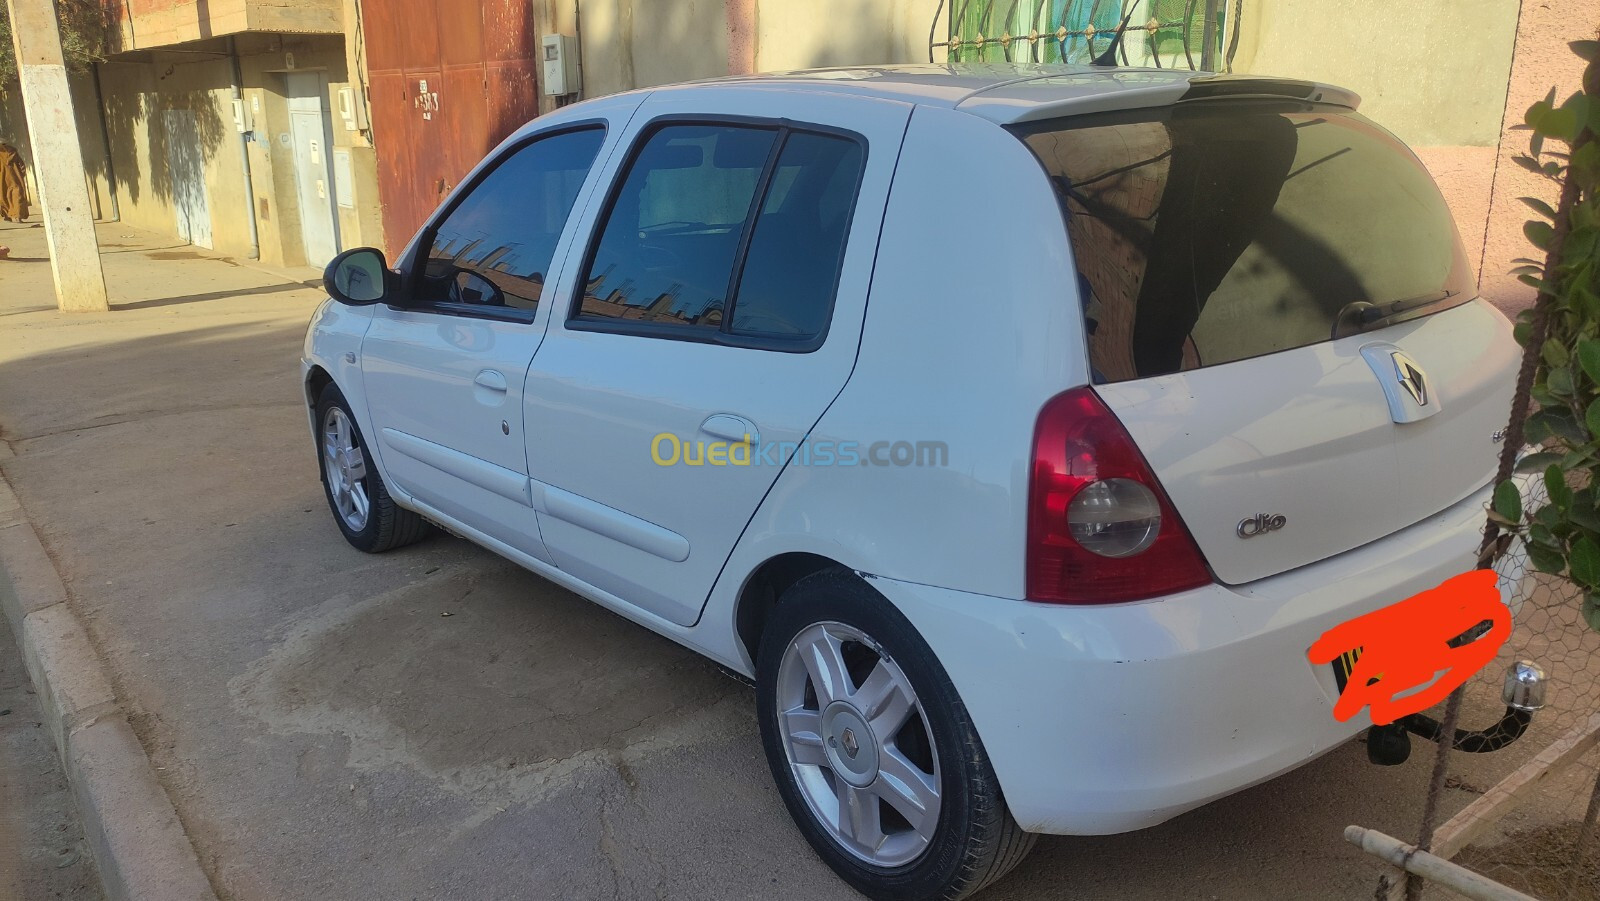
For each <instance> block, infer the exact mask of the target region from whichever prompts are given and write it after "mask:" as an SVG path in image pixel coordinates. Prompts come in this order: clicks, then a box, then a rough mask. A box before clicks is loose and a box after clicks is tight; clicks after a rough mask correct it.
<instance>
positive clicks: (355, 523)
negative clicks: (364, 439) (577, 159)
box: [322, 407, 372, 532]
mask: <svg viewBox="0 0 1600 901" xmlns="http://www.w3.org/2000/svg"><path fill="white" fill-rule="evenodd" d="M322 469H323V477H324V478H326V479H327V480H328V494H329V498H330V500H332V501H333V512H334V515H336V516H338V517H339V519H340V520H341V521H342V522H343V523H344V525H345V527H346V528H348V529H349V530H350V531H352V532H360V531H361V530H363V529H365V528H366V527H367V518H368V517H369V516H371V515H372V501H371V500H370V499H369V498H368V496H367V460H366V456H365V455H364V454H362V453H361V446H360V445H359V444H357V443H356V430H355V428H354V427H353V426H352V425H351V424H350V417H349V416H347V415H345V412H344V409H343V408H342V407H329V408H328V412H327V415H326V416H324V417H323V420H322Z"/></svg>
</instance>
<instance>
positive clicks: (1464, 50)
mask: <svg viewBox="0 0 1600 901" xmlns="http://www.w3.org/2000/svg"><path fill="white" fill-rule="evenodd" d="M1567 2H1568V0H1549V5H1557V6H1560V5H1564V4H1565V3H1567ZM1518 5H1519V4H1518V0H1417V2H1415V3H1410V4H1405V5H1404V7H1403V8H1402V7H1400V6H1396V5H1395V4H1394V3H1393V2H1390V0H1343V2H1340V3H1329V2H1327V0H1246V3H1245V10H1244V15H1243V16H1242V17H1241V18H1240V21H1241V25H1242V27H1241V30H1240V35H1239V52H1238V55H1237V56H1235V57H1234V62H1233V69H1234V71H1235V72H1250V73H1256V74H1262V75H1282V76H1286V77H1292V78H1309V79H1315V80H1318V81H1326V82H1331V83H1334V84H1338V85H1341V86H1343V87H1347V88H1350V89H1352V90H1354V91H1356V92H1357V93H1359V94H1361V97H1362V105H1361V110H1362V112H1364V113H1366V114H1367V115H1369V116H1371V117H1372V118H1374V119H1376V120H1377V121H1378V122H1380V123H1382V124H1383V125H1384V126H1386V127H1387V128H1389V129H1390V130H1392V131H1394V132H1395V133H1396V134H1398V135H1399V136H1400V137H1401V138H1403V139H1404V140H1405V141H1406V142H1407V143H1409V144H1413V145H1419V146H1425V147H1432V146H1476V147H1487V146H1491V145H1493V144H1494V143H1495V141H1496V140H1497V138H1498V137H1499V133H1500V114H1501V112H1502V110H1503V109H1504V106H1505V97H1506V79H1507V75H1508V73H1509V71H1510V68H1511V51H1512V46H1513V42H1514V40H1515V36H1516V29H1517V9H1518ZM1529 5H1536V4H1533V3H1530V4H1529Z"/></svg>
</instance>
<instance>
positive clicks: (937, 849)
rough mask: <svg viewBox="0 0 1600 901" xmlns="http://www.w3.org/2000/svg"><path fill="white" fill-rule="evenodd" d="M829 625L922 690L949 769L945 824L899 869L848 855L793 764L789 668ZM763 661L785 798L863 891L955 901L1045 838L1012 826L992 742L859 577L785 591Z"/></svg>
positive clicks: (770, 732) (759, 676) (760, 689)
mask: <svg viewBox="0 0 1600 901" xmlns="http://www.w3.org/2000/svg"><path fill="white" fill-rule="evenodd" d="M830 622H832V623H841V624H844V625H845V626H848V627H850V628H852V629H854V630H857V631H859V632H861V633H863V634H865V635H866V636H868V637H869V638H870V639H871V640H872V642H874V643H875V644H876V645H878V647H877V648H876V649H870V648H869V649H868V650H876V651H877V657H879V658H881V657H887V658H890V659H892V661H893V663H894V664H896V665H897V666H898V667H899V669H900V670H901V671H902V672H903V673H904V674H905V677H906V679H907V680H908V681H909V682H910V684H911V688H912V690H913V691H914V692H915V693H916V696H917V699H918V701H919V702H920V705H921V713H920V714H918V715H919V716H920V717H922V718H923V722H924V723H925V724H926V727H927V728H926V733H925V734H931V735H932V738H933V744H934V751H935V753H936V754H937V760H938V767H939V769H940V771H941V772H940V780H939V781H940V795H941V801H940V809H939V815H938V819H937V826H936V827H935V832H934V834H933V836H932V838H931V840H930V841H929V842H928V844H927V847H926V849H925V850H924V851H922V853H921V856H920V857H917V858H916V859H915V860H912V861H911V862H909V863H906V864H904V865H901V866H898V867H893V868H889V867H880V866H876V865H874V864H873V863H871V862H870V861H868V860H865V859H863V858H862V857H859V856H857V855H856V854H854V853H852V852H850V851H849V850H847V849H846V848H845V847H844V845H843V844H842V843H841V842H840V840H839V839H837V838H835V837H834V835H833V834H832V833H831V832H830V831H829V829H828V827H826V826H825V825H824V824H823V823H822V822H821V821H820V820H819V818H818V816H817V814H816V813H814V812H813V810H812V808H811V806H810V805H809V804H808V803H807V801H806V798H805V795H804V794H803V793H802V789H801V787H800V785H799V784H798V783H797V781H796V777H795V773H794V769H793V767H791V765H790V760H789V756H788V751H787V750H786V747H787V744H786V740H785V738H784V736H783V731H782V726H781V724H780V723H779V719H778V707H779V700H778V695H779V691H780V690H779V687H778V686H779V672H780V666H781V664H782V660H783V657H784V654H785V652H786V651H787V649H788V647H789V645H790V644H791V643H792V642H793V641H794V640H795V639H796V637H797V636H799V635H801V633H802V632H806V631H807V630H808V629H811V628H812V627H813V626H814V625H816V624H819V623H830ZM758 657H759V659H758V661H757V666H756V697H757V700H756V711H757V716H758V718H759V719H760V723H761V740H762V746H763V747H764V748H765V750H766V754H767V764H768V766H770V767H771V769H772V777H773V779H774V780H775V781H776V782H777V785H778V791H779V794H781V795H782V796H783V802H784V804H785V805H786V806H787V807H788V808H789V814H790V816H792V817H793V818H794V821H795V824H796V825H797V826H799V828H800V832H801V833H802V834H803V835H804V836H805V837H806V840H807V841H809V842H810V843H811V846H812V847H813V848H815V849H816V851H817V854H818V855H820V856H821V857H822V859H823V860H824V861H826V862H827V864H828V865H829V866H831V867H832V868H833V870H834V872H836V873H838V874H839V876H840V877H841V878H843V879H844V880H845V881H846V882H848V883H849V884H850V885H851V886H853V887H854V888H855V889H856V890H857V891H859V892H861V893H862V894H864V895H866V896H867V897H869V898H874V899H878V901H923V899H939V901H955V899H959V898H966V897H968V896H970V895H972V894H973V893H975V892H978V891H979V890H981V889H983V888H984V887H986V886H988V885H990V884H991V883H993V882H995V881H996V880H998V879H1000V877H1002V876H1004V875H1005V874H1006V873H1007V872H1009V871H1010V870H1011V869H1012V868H1013V867H1015V866H1016V865H1017V864H1018V863H1021V862H1022V859H1023V858H1024V857H1026V856H1027V855H1028V852H1029V851H1031V850H1032V849H1033V845H1034V841H1035V839H1036V836H1034V835H1032V834H1029V833H1027V832H1024V831H1023V830H1022V829H1021V827H1019V826H1018V825H1017V823H1016V821H1015V820H1014V819H1012V817H1011V812H1010V810H1009V809H1008V808H1007V807H1006V802H1005V798H1004V796H1003V795H1002V794H1001V791H1000V783H999V780H998V779H997V778H996V777H995V774H994V768H993V767H992V766H991V765H990V763H989V757H988V754H987V753H986V752H985V751H984V748H983V742H982V741H981V740H980V739H979V737H978V733H977V730H976V729H974V728H973V725H972V720H971V717H970V716H969V714H968V713H967V708H966V706H965V705H964V704H963V703H962V702H961V698H960V696H959V695H957V694H956V690H955V686H954V685H953V684H951V682H950V677H949V675H947V674H946V673H945V670H944V667H943V666H942V665H940V663H939V661H938V658H936V657H935V656H934V654H933V651H932V649H930V648H929V647H928V645H927V643H926V642H924V641H923V640H922V636H921V635H919V634H917V631H916V629H915V627H913V626H912V625H911V623H910V621H909V620H907V619H906V618H905V616H904V615H903V614H901V613H900V611H899V610H897V609H895V607H894V605H892V604H890V603H889V602H888V601H887V600H886V599H884V598H883V596H881V595H879V594H878V593H877V592H876V591H874V590H873V589H872V588H871V587H870V586H869V585H868V584H867V583H866V582H864V581H863V580H862V579H860V578H859V577H857V576H856V575H855V574H854V573H851V572H849V571H848V570H843V569H836V570H826V571H823V572H819V573H816V574H814V575H811V576H808V577H806V578H805V579H802V580H801V581H799V582H797V583H796V584H795V585H794V586H792V587H791V588H790V589H789V590H788V591H786V592H784V594H783V596H782V597H781V598H780V599H779V603H778V606H777V608H776V609H775V610H774V611H773V612H772V615H771V618H770V620H769V622H768V625H767V627H766V629H765V630H764V632H763V634H762V638H761V647H760V650H759V655H758ZM863 665H864V666H867V667H870V666H872V665H875V664H873V663H871V662H868V663H866V664H863ZM853 678H854V677H853ZM926 772H930V773H931V772H932V771H931V770H926ZM829 778H837V776H836V775H834V776H830V777H829Z"/></svg>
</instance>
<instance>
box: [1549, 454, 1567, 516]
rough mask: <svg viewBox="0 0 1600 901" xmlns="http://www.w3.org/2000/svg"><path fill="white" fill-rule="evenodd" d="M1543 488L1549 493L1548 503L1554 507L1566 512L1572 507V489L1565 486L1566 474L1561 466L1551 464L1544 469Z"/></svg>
mask: <svg viewBox="0 0 1600 901" xmlns="http://www.w3.org/2000/svg"><path fill="white" fill-rule="evenodd" d="M1544 488H1545V490H1546V491H1548V492H1549V493H1550V503H1552V504H1555V505H1556V509H1557V510H1559V511H1561V512H1562V513H1567V512H1569V511H1571V509H1572V489H1571V488H1568V487H1567V474H1566V473H1565V472H1562V470H1561V467H1560V466H1557V465H1554V464H1552V465H1551V466H1549V467H1547V468H1546V469H1545V471H1544Z"/></svg>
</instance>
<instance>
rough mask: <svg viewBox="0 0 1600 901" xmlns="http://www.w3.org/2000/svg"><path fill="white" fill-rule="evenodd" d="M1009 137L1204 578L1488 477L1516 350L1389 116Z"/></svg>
mask: <svg viewBox="0 0 1600 901" xmlns="http://www.w3.org/2000/svg"><path fill="white" fill-rule="evenodd" d="M1015 130H1016V132H1017V134H1018V136H1019V137H1021V138H1022V140H1023V141H1025V142H1026V143H1027V144H1028V146H1029V147H1030V148H1031V149H1032V150H1033V152H1034V154H1035V155H1036V156H1037V157H1038V158H1039V160H1040V162H1041V163H1042V164H1043V165H1044V168H1045V170H1046V171H1047V172H1048V173H1049V175H1050V177H1051V181H1052V183H1053V186H1054V187H1055V190H1056V193H1057V195H1058V196H1059V197H1060V199H1061V204H1062V209H1063V213H1064V215H1065V217H1066V221H1067V231H1068V234H1069V236H1070V238H1071V242H1072V251H1073V255H1074V259H1075V261H1076V265H1077V268H1078V272H1079V279H1078V282H1079V284H1078V288H1079V294H1080V295H1081V297H1082V302H1083V312H1084V320H1085V332H1086V334H1087V336H1088V337H1087V341H1088V345H1089V359H1090V365H1091V370H1092V372H1091V378H1092V381H1093V382H1094V383H1095V385H1096V386H1097V390H1098V391H1099V393H1100V395H1101V397H1102V398H1104V400H1105V402H1106V404H1107V405H1108V406H1109V407H1110V408H1111V409H1112V411H1113V412H1115V413H1116V414H1117V416H1118V417H1119V418H1120V419H1121V420H1122V422H1123V424H1124V425H1125V426H1126V427H1127V429H1128V431H1129V433H1130V434H1131V435H1132V436H1133V438H1134V440H1135V441H1136V442H1137V443H1138V445H1139V447H1140V449H1141V450H1142V451H1143V452H1144V454H1145V457H1146V458H1147V459H1148V461H1149V462H1150V465H1151V468H1152V469H1153V470H1154V471H1155V472H1156V474H1157V476H1158V477H1159V478H1160V479H1161V483H1162V485H1163V486H1164V487H1165V488H1166V490H1167V493H1168V494H1169V495H1170V496H1171V498H1172V501H1173V504H1174V506H1175V507H1176V508H1177V510H1178V512H1179V514H1180V515H1181V516H1182V517H1183V520H1184V522H1185V524H1187V526H1188V527H1189V530H1190V532H1191V533H1192V534H1193V535H1194V538H1195V541H1196V542H1197V543H1198V544H1199V546H1200V548H1201V550H1202V551H1203V552H1204V553H1205V556H1206V559H1207V561H1208V562H1209V563H1210V565H1211V569H1212V571H1213V573H1214V574H1215V575H1216V576H1217V578H1218V579H1220V580H1221V581H1223V582H1225V583H1229V584H1239V583H1244V582H1249V581H1252V580H1255V579H1259V578H1263V577H1266V576H1270V575H1273V574H1276V573H1280V572H1284V571H1286V570H1290V569H1293V568H1295V567H1298V566H1303V565H1305V564H1308V563H1312V562H1315V561H1317V560H1321V559H1324V558H1326V557H1329V556H1332V555H1334V554H1338V553H1341V552H1344V551H1347V550H1350V549H1351V548H1354V547H1358V546H1360V545H1362V544H1365V543H1367V542H1370V541H1373V540H1376V539H1378V538H1381V537H1383V536H1385V535H1388V534H1390V533H1393V532H1396V531H1398V530H1400V529H1403V528H1405V527H1406V526H1409V525H1411V524H1413V523H1416V522H1418V521H1420V520H1422V519H1425V518H1427V517H1428V516H1430V515H1432V514H1434V513H1437V512H1439V511H1441V510H1443V509H1445V508H1447V507H1449V506H1451V505H1452V504H1454V503H1456V502H1457V501H1460V500H1461V499H1462V498H1464V497H1466V496H1467V495H1469V494H1471V493H1472V492H1473V491H1475V490H1477V489H1478V488H1480V487H1482V486H1483V485H1484V484H1486V483H1487V482H1488V481H1489V480H1490V479H1491V478H1492V476H1493V473H1494V468H1495V463H1496V458H1497V455H1498V451H1499V446H1498V443H1497V442H1498V441H1499V438H1498V437H1497V436H1498V435H1499V433H1500V430H1501V429H1502V428H1503V427H1504V425H1505V423H1506V419H1507V414H1508V412H1509V408H1510V398H1511V392H1512V387H1513V382H1514V375H1515V369H1516V366H1517V358H1518V350H1517V347H1516V345H1515V343H1514V342H1513V341H1512V339H1511V334H1510V333H1511V330H1510V325H1509V323H1507V322H1506V320H1505V318H1504V317H1503V316H1501V315H1500V314H1499V313H1498V312H1496V311H1495V310H1494V309H1492V308H1491V307H1489V306H1488V305H1487V304H1485V303H1484V302H1483V301H1481V300H1474V299H1473V298H1474V297H1475V294H1476V289H1475V287H1474V280H1473V276H1472V273H1471V270H1470V268H1469V266H1468V264H1467V261H1466V257H1465V254H1464V253H1463V251H1462V248H1461V242H1460V239H1459V237H1458V236H1457V234H1456V230H1455V226H1454V223H1453V222H1452V220H1451V218H1450V213H1449V210H1448V208H1447V207H1446V206H1445V203H1444V200H1443V198H1442V197H1441V196H1440V194H1439V191H1438V189H1437V188H1436V187H1435V185H1434V183H1433V181H1432V179H1431V178H1430V177H1429V175H1428V173H1427V172H1426V170H1424V169H1423V168H1422V165H1421V164H1420V163H1419V162H1418V161H1417V159H1416V157H1415V156H1414V155H1413V154H1411V153H1410V151H1408V150H1407V149H1406V148H1405V147H1404V145H1402V144H1401V143H1400V142H1399V141H1398V140H1397V139H1395V138H1394V137H1393V136H1392V135H1390V134H1389V133H1388V132H1386V131H1384V130H1383V129H1381V128H1379V127H1378V126H1376V125H1374V124H1373V123H1372V122H1370V121H1369V120H1367V119H1365V118H1364V117H1362V116H1360V115H1359V114H1357V113H1355V112H1354V111H1353V110H1349V109H1345V108H1342V107H1335V106H1328V105H1321V104H1311V103H1305V102H1301V101H1298V100H1293V101H1291V100H1276V99H1260V98H1253V99H1215V100H1205V101H1193V102H1185V103H1179V104H1176V105H1173V106H1168V107H1164V108H1159V109H1144V110H1132V111H1124V112H1118V113H1108V114H1098V115H1092V116H1079V117H1072V118H1066V119H1059V120H1054V121H1048V122H1042V123H1031V124H1028V125H1025V126H1018V127H1017V128H1016V129H1015Z"/></svg>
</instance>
